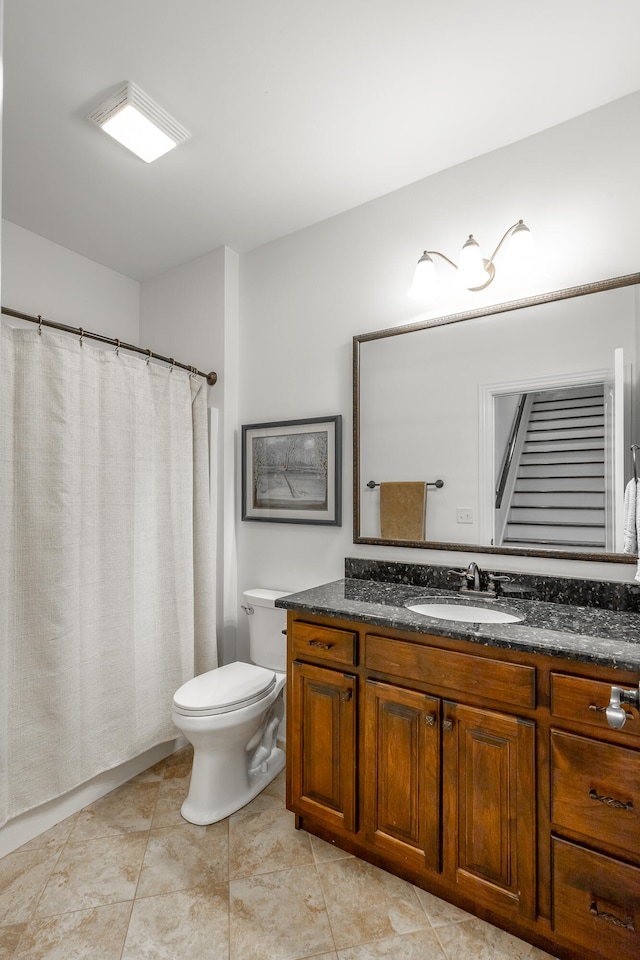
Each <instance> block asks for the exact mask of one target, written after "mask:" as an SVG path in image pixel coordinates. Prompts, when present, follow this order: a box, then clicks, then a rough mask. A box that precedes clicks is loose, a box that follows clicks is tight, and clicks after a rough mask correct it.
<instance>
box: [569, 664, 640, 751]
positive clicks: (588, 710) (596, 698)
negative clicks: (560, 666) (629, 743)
mask: <svg viewBox="0 0 640 960" xmlns="http://www.w3.org/2000/svg"><path fill="white" fill-rule="evenodd" d="M611 687H612V684H611V683H604V682H603V681H602V680H587V679H586V678H585V677H569V676H565V674H563V673H552V674H551V713H552V715H553V716H554V717H558V718H559V719H562V720H573V721H578V722H580V723H588V724H589V726H592V727H599V728H600V729H601V730H608V731H611V727H610V726H609V724H608V723H607V718H606V716H605V709H606V707H607V706H608V704H609V699H610V697H611ZM624 709H625V711H626V713H627V722H626V724H625V726H624V729H623V730H621V731H620V735H621V736H625V737H626V735H627V734H630V735H631V736H632V737H634V736H635V737H639V738H640V713H639V712H638V710H637V709H636V708H635V707H630V706H629V705H628V704H625V705H624Z"/></svg>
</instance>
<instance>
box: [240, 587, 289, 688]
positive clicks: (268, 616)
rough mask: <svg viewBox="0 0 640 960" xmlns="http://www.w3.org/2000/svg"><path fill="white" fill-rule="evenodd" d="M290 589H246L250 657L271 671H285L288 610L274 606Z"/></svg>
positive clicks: (245, 604) (245, 603) (245, 605)
mask: <svg viewBox="0 0 640 960" xmlns="http://www.w3.org/2000/svg"><path fill="white" fill-rule="evenodd" d="M289 593H291V591H290V590H265V589H263V588H261V587H257V588H256V589H254V590H245V591H244V593H243V594H242V596H243V597H244V601H245V602H244V604H243V606H244V609H245V610H246V611H247V613H248V615H249V656H250V657H251V661H252V663H255V664H257V665H258V666H259V667H268V668H269V669H270V670H280V671H281V672H283V673H284V671H285V670H286V668H287V638H286V636H285V634H284V633H283V630H286V627H287V611H286V610H280V609H279V608H277V607H276V606H275V602H276V600H278V599H279V598H280V597H286V596H287V595H288V594H289Z"/></svg>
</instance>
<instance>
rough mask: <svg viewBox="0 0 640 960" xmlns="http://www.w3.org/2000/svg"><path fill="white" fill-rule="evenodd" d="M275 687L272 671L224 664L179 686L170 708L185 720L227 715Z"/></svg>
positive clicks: (264, 695) (251, 666)
mask: <svg viewBox="0 0 640 960" xmlns="http://www.w3.org/2000/svg"><path fill="white" fill-rule="evenodd" d="M275 684H276V675H275V673H274V672H273V670H266V669H265V668H264V667H257V666H256V665H255V664H253V663H240V662H236V663H227V664H226V665H225V666H224V667H217V668H216V669H215V670H209V671H208V673H201V674H200V676H199V677H193V679H192V680H187V682H186V683H183V685H182V686H181V687H180V689H179V690H178V691H177V692H176V694H175V696H174V698H173V706H174V708H175V709H176V710H177V711H178V712H179V713H183V714H185V715H189V716H197V715H205V714H207V715H211V714H215V713H228V712H229V711H230V710H236V709H238V708H239V707H248V706H249V705H250V704H252V703H256V702H257V701H258V700H261V699H262V698H263V697H266V696H267V694H268V693H270V692H271V690H272V689H273V688H274V686H275Z"/></svg>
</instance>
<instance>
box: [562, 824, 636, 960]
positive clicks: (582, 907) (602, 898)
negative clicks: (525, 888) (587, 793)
mask: <svg viewBox="0 0 640 960" xmlns="http://www.w3.org/2000/svg"><path fill="white" fill-rule="evenodd" d="M552 856H553V916H552V925H553V929H554V931H555V932H556V933H557V934H558V935H559V936H562V937H566V938H567V939H568V940H571V941H573V943H576V944H578V945H579V946H581V947H583V948H584V949H585V950H588V951H589V955H591V954H592V953H593V952H594V951H596V952H597V953H598V956H602V957H615V958H617V960H637V957H638V950H639V946H640V869H638V867H632V866H630V865H629V864H626V863H621V862H619V861H618V860H614V859H613V858H612V857H605V856H604V855H603V854H600V853H595V852H594V851H592V850H585V849H584V848H583V847H579V846H576V845H575V844H573V843H568V842H567V841H565V840H559V839H557V838H553V840H552Z"/></svg>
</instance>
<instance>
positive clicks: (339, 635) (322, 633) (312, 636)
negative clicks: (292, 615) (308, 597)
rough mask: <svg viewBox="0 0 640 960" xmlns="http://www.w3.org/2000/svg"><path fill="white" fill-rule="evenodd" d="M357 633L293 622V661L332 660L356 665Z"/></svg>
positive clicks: (297, 621) (298, 621)
mask: <svg viewBox="0 0 640 960" xmlns="http://www.w3.org/2000/svg"><path fill="white" fill-rule="evenodd" d="M357 640H358V635H357V633H352V632H351V631H350V630H336V629H335V628H334V627H320V626H318V625H317V624H315V623H302V621H300V620H294V622H293V636H292V653H293V659H294V660H295V659H298V658H301V659H303V660H304V659H307V658H309V657H312V658H313V659H314V660H327V661H329V660H331V661H333V662H335V663H347V664H349V665H350V666H351V665H353V664H355V663H356V656H357Z"/></svg>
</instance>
